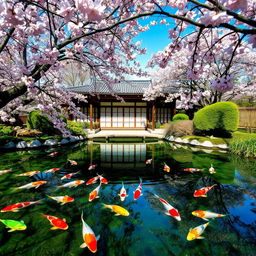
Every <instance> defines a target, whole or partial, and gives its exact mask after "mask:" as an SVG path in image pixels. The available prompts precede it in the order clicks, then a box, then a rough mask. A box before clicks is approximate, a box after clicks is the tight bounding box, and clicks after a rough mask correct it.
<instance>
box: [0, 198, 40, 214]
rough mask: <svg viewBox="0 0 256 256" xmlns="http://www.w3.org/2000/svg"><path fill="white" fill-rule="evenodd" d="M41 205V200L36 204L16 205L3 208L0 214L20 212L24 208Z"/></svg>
mask: <svg viewBox="0 0 256 256" xmlns="http://www.w3.org/2000/svg"><path fill="white" fill-rule="evenodd" d="M40 203H41V200H38V201H34V202H22V203H16V204H12V205H9V206H7V207H5V208H3V209H2V210H1V211H0V212H18V211H19V210H20V209H22V208H25V207H28V206H30V205H33V204H40Z"/></svg>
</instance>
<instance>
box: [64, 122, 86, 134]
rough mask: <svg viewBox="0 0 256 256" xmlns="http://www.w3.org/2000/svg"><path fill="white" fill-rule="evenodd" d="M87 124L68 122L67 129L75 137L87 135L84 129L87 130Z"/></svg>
mask: <svg viewBox="0 0 256 256" xmlns="http://www.w3.org/2000/svg"><path fill="white" fill-rule="evenodd" d="M85 126H86V125H85V124H84V123H78V122H75V121H69V120H68V121H67V128H68V129H69V130H70V132H71V133H72V134H73V135H85V134H86V133H85V131H84V128H85Z"/></svg>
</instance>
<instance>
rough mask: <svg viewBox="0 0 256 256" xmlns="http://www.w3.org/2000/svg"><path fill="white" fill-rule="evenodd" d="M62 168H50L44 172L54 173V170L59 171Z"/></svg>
mask: <svg viewBox="0 0 256 256" xmlns="http://www.w3.org/2000/svg"><path fill="white" fill-rule="evenodd" d="M59 169H60V168H52V169H49V170H46V171H44V173H52V172H57V171H58V170H59Z"/></svg>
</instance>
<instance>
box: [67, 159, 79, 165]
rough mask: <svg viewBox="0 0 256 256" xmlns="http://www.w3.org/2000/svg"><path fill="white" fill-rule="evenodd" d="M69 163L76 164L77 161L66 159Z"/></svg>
mask: <svg viewBox="0 0 256 256" xmlns="http://www.w3.org/2000/svg"><path fill="white" fill-rule="evenodd" d="M68 161H69V163H70V164H71V165H77V162H76V161H75V160H68Z"/></svg>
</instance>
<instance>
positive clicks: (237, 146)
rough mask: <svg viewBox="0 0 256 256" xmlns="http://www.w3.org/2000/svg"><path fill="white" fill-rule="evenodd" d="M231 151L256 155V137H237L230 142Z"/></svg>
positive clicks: (250, 155) (245, 154) (248, 155)
mask: <svg viewBox="0 0 256 256" xmlns="http://www.w3.org/2000/svg"><path fill="white" fill-rule="evenodd" d="M229 149H230V151H231V153H233V154H236V155H240V156H245V157H256V138H253V139H245V140H241V139H237V140H234V141H232V142H231V143H230V144H229Z"/></svg>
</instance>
